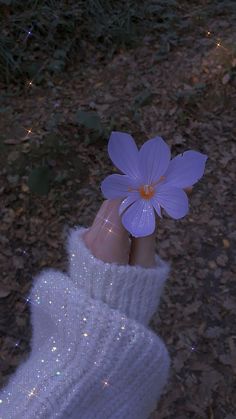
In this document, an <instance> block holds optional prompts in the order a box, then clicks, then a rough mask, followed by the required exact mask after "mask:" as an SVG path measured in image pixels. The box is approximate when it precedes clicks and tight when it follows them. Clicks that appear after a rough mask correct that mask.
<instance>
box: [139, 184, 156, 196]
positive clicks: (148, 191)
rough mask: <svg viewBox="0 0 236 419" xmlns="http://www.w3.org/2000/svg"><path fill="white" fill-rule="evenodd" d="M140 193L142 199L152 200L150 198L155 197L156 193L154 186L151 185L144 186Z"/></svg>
mask: <svg viewBox="0 0 236 419" xmlns="http://www.w3.org/2000/svg"><path fill="white" fill-rule="evenodd" d="M139 193H140V195H141V197H142V198H144V199H150V198H152V197H153V195H154V193H155V190H154V188H153V186H151V185H143V186H141V188H140V189H139Z"/></svg>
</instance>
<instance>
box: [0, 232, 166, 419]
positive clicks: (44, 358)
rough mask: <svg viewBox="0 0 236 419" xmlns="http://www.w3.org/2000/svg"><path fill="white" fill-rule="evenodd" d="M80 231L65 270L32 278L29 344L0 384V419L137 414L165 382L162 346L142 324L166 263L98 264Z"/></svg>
mask: <svg viewBox="0 0 236 419" xmlns="http://www.w3.org/2000/svg"><path fill="white" fill-rule="evenodd" d="M85 230H86V229H84V228H78V229H73V230H72V231H70V233H69V237H68V241H67V250H68V254H69V272H70V276H68V275H67V274H64V273H62V272H60V271H57V270H54V269H49V268H48V269H44V270H43V271H41V272H40V274H38V275H37V276H36V277H35V279H34V284H33V287H32V289H31V291H30V294H29V296H28V297H27V298H26V300H27V303H31V309H32V313H31V316H32V320H31V323H32V327H33V333H32V335H33V336H32V343H31V348H32V350H31V353H30V355H29V357H28V359H27V360H26V361H24V362H23V363H22V364H21V365H20V366H19V367H18V369H17V371H16V372H15V373H14V374H13V376H12V377H10V380H9V382H8V384H7V385H6V386H5V388H3V389H2V390H1V391H0V418H1V419H5V418H7V419H18V418H20V417H21V418H24V419H32V418H33V417H35V418H37V419H46V418H47V419H54V418H61V419H65V418H74V419H75V418H78V417H79V418H81V419H90V418H91V419H92V418H94V417H96V418H98V419H110V418H113V417H114V418H116V419H119V418H120V419H122V418H124V417H125V418H127V419H133V418H134V417H135V418H137V419H143V418H146V417H148V416H149V414H150V413H151V412H152V411H153V410H154V409H155V407H156V403H157V402H158V400H159V397H160V394H161V391H162V389H163V387H164V386H165V384H166V383H167V380H168V374H169V367H170V359H169V355H168V351H167V349H166V347H165V345H164V343H163V341H162V340H161V339H160V338H159V337H158V336H157V335H156V334H155V333H154V332H152V331H151V330H150V329H149V328H148V327H147V324H148V322H149V320H150V316H151V314H152V312H153V310H155V309H157V307H158V302H159V299H158V298H156V302H155V304H156V306H155V308H154V307H152V310H150V309H149V308H148V309H147V307H149V304H151V305H152V304H153V302H152V295H153V284H154V281H156V283H157V284H158V282H159V297H160V293H161V289H162V286H163V284H164V282H165V280H166V277H167V274H168V272H169V268H168V267H167V264H166V263H165V262H164V261H163V265H162V261H161V259H159V258H158V256H157V260H158V262H159V264H158V266H157V267H156V268H155V269H154V268H153V269H150V270H149V269H145V268H140V269H138V267H135V266H129V265H127V266H123V268H124V269H123V270H122V266H121V265H115V264H109V263H104V262H102V261H100V260H98V259H96V258H94V257H93V256H92V254H91V253H90V251H89V250H88V249H87V248H86V246H85V244H84V242H83V238H82V234H83V233H84V231H85ZM74 246H75V248H74ZM100 262H101V263H100ZM136 268H137V269H136ZM144 271H146V272H149V276H148V275H146V276H145V275H144V273H145V272H144ZM121 281H123V282H124V283H123V285H122V283H121ZM121 285H122V287H121ZM157 288H158V287H157ZM154 290H155V287H154ZM155 292H156V293H157V291H155ZM156 297H157V294H156ZM153 301H154V299H153ZM135 305H136V306H138V307H139V308H138V310H137V309H135ZM130 307H131V308H130ZM113 415H115V416H113Z"/></svg>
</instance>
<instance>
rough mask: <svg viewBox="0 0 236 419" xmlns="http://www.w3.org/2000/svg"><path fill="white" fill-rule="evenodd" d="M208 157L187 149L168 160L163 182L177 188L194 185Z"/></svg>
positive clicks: (201, 174) (200, 175)
mask: <svg viewBox="0 0 236 419" xmlns="http://www.w3.org/2000/svg"><path fill="white" fill-rule="evenodd" d="M207 159H208V157H207V156H206V155H205V154H202V153H199V152H198V151H193V150H188V151H185V152H184V153H183V154H179V155H178V156H176V157H175V158H174V159H172V160H171V161H170V164H169V167H168V169H167V171H166V173H165V174H164V176H165V180H164V183H165V184H166V185H167V184H168V185H170V186H176V187H177V188H187V187H188V186H192V185H194V183H196V182H197V181H198V180H199V179H200V178H201V177H202V176H203V173H204V169H205V164H206V160H207Z"/></svg>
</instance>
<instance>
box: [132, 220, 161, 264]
mask: <svg viewBox="0 0 236 419" xmlns="http://www.w3.org/2000/svg"><path fill="white" fill-rule="evenodd" d="M156 225H157V216H156ZM156 232H157V227H156V228H155V231H154V232H153V233H152V234H150V235H149V236H146V237H131V247H130V257H129V265H139V266H141V267H143V268H154V267H155V266H156V261H155V240H156Z"/></svg>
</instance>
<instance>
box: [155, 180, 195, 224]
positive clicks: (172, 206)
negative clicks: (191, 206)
mask: <svg viewBox="0 0 236 419" xmlns="http://www.w3.org/2000/svg"><path fill="white" fill-rule="evenodd" d="M155 199H156V201H157V202H158V203H159V204H160V205H161V207H163V208H164V210H165V211H166V212H167V214H169V216H170V217H172V218H175V219H176V220H178V219H179V218H182V217H184V216H185V215H186V214H187V212H188V197H187V195H186V193H185V192H184V191H182V189H178V188H175V187H173V186H169V185H160V186H159V187H158V188H157V191H156V194H155Z"/></svg>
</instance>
